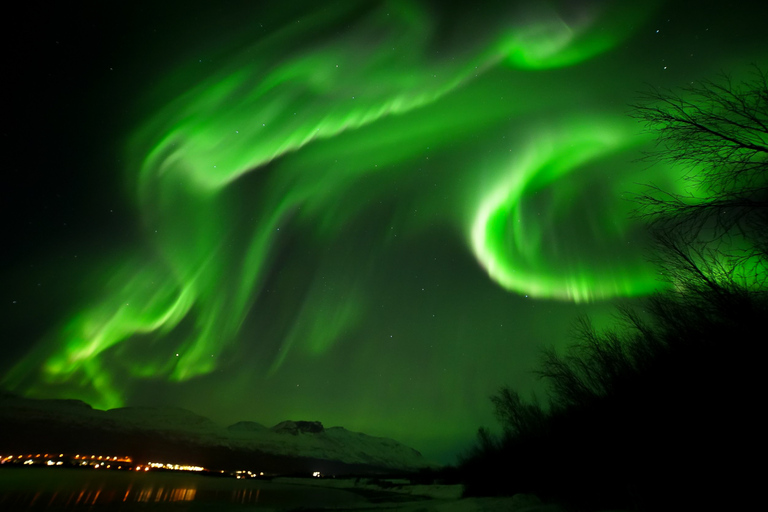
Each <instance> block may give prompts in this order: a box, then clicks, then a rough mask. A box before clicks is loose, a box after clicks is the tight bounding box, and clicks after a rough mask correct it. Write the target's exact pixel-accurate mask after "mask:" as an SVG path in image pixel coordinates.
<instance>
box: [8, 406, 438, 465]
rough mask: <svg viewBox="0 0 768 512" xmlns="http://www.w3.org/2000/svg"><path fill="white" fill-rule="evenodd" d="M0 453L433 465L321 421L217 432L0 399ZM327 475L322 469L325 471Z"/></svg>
mask: <svg viewBox="0 0 768 512" xmlns="http://www.w3.org/2000/svg"><path fill="white" fill-rule="evenodd" d="M0 424H1V425H2V426H3V430H5V431H6V432H7V434H6V435H4V436H2V437H3V439H1V440H0V450H2V451H4V452H9V451H10V452H15V451H34V452H37V451H68V452H69V451H72V452H83V453H85V452H94V451H101V452H103V450H112V452H113V453H115V454H118V455H123V454H125V455H131V456H133V457H135V458H136V459H137V460H141V459H142V458H148V457H152V456H154V457H155V458H157V457H166V458H167V457H176V458H177V459H179V462H184V463H193V462H194V463H198V464H203V465H205V464H208V465H215V466H223V465H235V464H240V465H243V464H246V465H251V466H259V469H260V470H262V471H263V470H266V471H274V472H276V473H286V472H302V471H304V470H309V469H310V468H311V469H314V468H317V467H326V468H330V469H333V470H334V471H333V472H339V471H342V472H343V471H347V472H363V473H365V472H377V471H414V470H418V469H422V468H427V467H434V466H435V464H432V463H430V462H428V461H426V460H424V458H423V457H422V455H421V454H420V453H419V452H418V451H417V450H415V449H413V448H410V447H408V446H405V445H403V444H402V443H399V442H397V441H395V440H393V439H389V438H384V437H374V436H370V435H367V434H364V433H360V432H352V431H349V430H347V429H345V428H344V427H330V428H325V427H324V426H323V424H322V423H321V422H319V421H306V420H286V421H282V422H279V423H278V424H276V425H274V426H273V427H271V428H268V427H265V426H264V425H261V424H260V423H256V422H253V421H240V422H236V423H233V424H231V425H228V426H226V427H223V426H221V425H219V424H218V423H216V422H214V421H213V420H211V419H209V418H207V417H205V416H202V415H199V414H197V413H195V412H193V411H189V410H187V409H183V408H179V407H121V408H116V409H109V410H106V411H105V410H100V409H94V408H93V407H91V406H90V405H89V404H87V403H86V402H83V401H81V400H71V399H63V400H62V399H31V398H23V397H19V396H16V395H12V394H9V393H3V394H2V395H0ZM326 471H327V470H326Z"/></svg>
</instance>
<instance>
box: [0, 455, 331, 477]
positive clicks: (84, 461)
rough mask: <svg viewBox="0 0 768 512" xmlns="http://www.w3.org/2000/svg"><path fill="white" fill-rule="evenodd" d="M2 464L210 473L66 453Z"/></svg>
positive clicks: (244, 473)
mask: <svg viewBox="0 0 768 512" xmlns="http://www.w3.org/2000/svg"><path fill="white" fill-rule="evenodd" d="M0 464H24V465H30V466H31V465H45V466H63V465H65V464H66V465H68V466H73V465H74V466H80V467H90V468H93V469H126V470H133V471H144V472H146V471H149V470H151V469H156V470H165V471H192V472H202V471H208V470H207V469H206V468H204V467H202V466H192V465H189V464H169V463H164V462H148V463H147V464H135V465H134V464H133V459H131V457H117V456H107V455H80V454H77V455H67V454H64V453H59V454H49V453H38V454H27V455H0ZM221 473H222V474H229V475H231V476H234V477H236V478H237V479H238V480H240V479H245V478H258V477H260V476H264V472H260V473H256V472H253V471H248V470H239V471H234V472H226V471H223V470H222V471H221ZM313 476H316V477H320V476H321V475H320V472H315V473H314V475H313Z"/></svg>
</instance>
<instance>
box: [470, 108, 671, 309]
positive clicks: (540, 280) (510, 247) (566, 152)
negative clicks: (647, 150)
mask: <svg viewBox="0 0 768 512" xmlns="http://www.w3.org/2000/svg"><path fill="white" fill-rule="evenodd" d="M641 141H642V139H638V138H637V137H632V136H630V135H629V134H628V133H627V130H626V127H624V126H622V125H620V124H618V123H606V122H594V120H593V122H590V123H586V122H581V123H572V124H571V126H568V127H567V129H564V130H562V131H561V132H560V133H548V134H543V135H541V136H539V137H538V138H536V139H535V140H534V141H533V143H532V144H531V145H530V146H529V147H528V148H526V149H525V151H524V152H523V153H522V154H518V155H516V156H515V157H514V158H512V159H511V160H512V162H510V164H509V170H508V171H507V172H505V173H504V174H503V176H502V177H501V179H500V180H499V183H498V184H497V185H496V186H494V187H492V188H491V189H490V190H489V191H488V193H487V194H486V195H484V196H483V197H482V198H481V201H480V203H479V205H478V207H477V210H476V214H475V217H474V220H473V222H472V225H471V241H472V249H473V251H474V252H475V255H476V257H477V258H478V260H479V261H480V263H481V264H482V265H483V267H484V268H485V269H486V271H487V272H488V275H489V276H490V277H491V278H493V279H494V280H495V281H496V282H498V283H499V284H501V285H502V286H504V287H505V288H507V289H509V290H513V291H516V292H519V293H524V294H527V295H530V296H532V297H547V298H557V299H564V300H574V301H577V302H579V301H585V300H594V299H605V298H610V297H616V296H624V297H626V296H635V295H642V294H647V293H650V292H651V291H653V290H654V289H655V288H656V287H657V286H658V283H657V281H656V277H655V276H654V274H653V273H652V272H651V271H650V269H649V268H648V266H647V265H644V264H643V262H642V261H640V260H638V261H634V262H628V261H626V260H621V261H616V262H614V265H612V266H607V267H606V266H604V267H603V268H601V269H600V270H599V271H596V269H595V266H594V262H593V261H587V260H585V259H584V257H583V256H581V255H579V254H573V253H566V254H552V252H553V251H552V248H550V247H546V243H547V239H548V242H549V243H550V244H551V243H553V242H554V240H553V239H552V237H548V236H547V233H546V232H545V231H546V229H547V228H548V227H549V226H552V222H541V221H540V219H537V218H536V217H535V216H534V215H532V213H531V212H530V211H529V212H525V211H524V208H523V204H524V202H525V201H526V198H529V197H533V196H535V195H536V194H537V193H538V192H540V191H541V190H542V189H544V188H546V187H549V186H551V185H552V184H553V183H555V182H557V181H558V180H561V178H562V177H563V176H565V175H566V174H569V173H573V172H578V171H579V170H580V168H581V167H582V166H585V165H587V164H589V163H590V162H592V161H595V160H599V159H600V158H604V157H605V156H606V155H610V154H612V153H615V152H617V151H621V150H626V149H627V148H628V146H632V145H636V144H638V143H639V142H641ZM585 192H586V193H589V192H588V191H585ZM573 207H574V205H573V204H571V205H568V204H565V205H562V204H556V203H555V204H553V203H549V204H547V205H546V208H547V210H548V211H549V212H553V211H554V212H557V214H558V215H559V216H560V217H559V220H556V221H555V224H557V223H564V222H565V221H566V218H565V217H567V215H569V214H571V213H573V212H572V208H573ZM563 210H564V211H563ZM539 215H540V213H539ZM606 220H607V222H608V223H610V222H611V221H615V219H606ZM620 224H621V225H623V226H624V229H628V228H629V227H630V226H631V224H630V223H629V222H628V220H623V221H620ZM604 231H607V230H604ZM618 241H619V240H616V242H618ZM591 242H592V241H590V240H582V241H581V243H582V244H584V245H589V244H590V243H591ZM552 257H555V258H557V260H558V263H554V262H553V261H552V260H551V259H550V258H552Z"/></svg>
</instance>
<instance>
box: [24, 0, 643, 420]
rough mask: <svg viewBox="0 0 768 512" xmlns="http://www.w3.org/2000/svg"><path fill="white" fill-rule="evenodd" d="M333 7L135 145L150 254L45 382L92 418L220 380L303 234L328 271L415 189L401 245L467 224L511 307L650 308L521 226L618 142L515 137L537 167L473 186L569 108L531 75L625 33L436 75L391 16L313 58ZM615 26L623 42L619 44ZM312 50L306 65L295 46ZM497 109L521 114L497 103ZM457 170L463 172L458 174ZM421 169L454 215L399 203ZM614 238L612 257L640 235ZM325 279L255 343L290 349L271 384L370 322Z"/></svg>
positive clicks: (523, 44) (605, 136)
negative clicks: (377, 211) (539, 196)
mask: <svg viewBox="0 0 768 512" xmlns="http://www.w3.org/2000/svg"><path fill="white" fill-rule="evenodd" d="M342 4H343V3H340V4H338V5H337V6H336V7H335V8H334V9H331V10H330V12H322V13H317V14H315V15H314V17H313V16H310V17H308V19H305V20H304V21H305V23H304V24H303V25H301V26H291V27H286V28H285V29H283V30H281V31H278V32H277V33H275V34H274V35H273V36H271V37H268V38H266V39H264V40H261V41H259V42H258V43H256V44H254V45H251V46H248V47H247V48H245V49H240V50H239V51H233V52H232V56H231V59H230V60H229V61H228V62H226V63H225V64H223V65H222V66H220V68H219V69H217V70H216V71H214V72H212V73H211V74H210V75H209V76H208V77H207V78H205V79H204V80H202V81H201V82H199V83H197V84H194V85H191V86H190V85H189V84H188V83H186V82H185V81H184V77H185V75H183V74H180V75H179V78H178V82H179V83H178V84H177V87H178V89H179V91H180V94H178V96H177V97H176V98H175V99H174V100H172V101H170V102H169V103H168V104H167V105H166V106H165V107H163V108H161V109H159V110H158V111H157V112H155V113H153V115H152V116H151V118H150V119H149V120H148V121H147V122H146V123H145V124H144V125H142V126H141V127H140V128H139V129H137V130H136V133H135V134H134V136H133V138H132V139H131V141H130V143H129V145H128V146H129V147H128V153H129V154H130V155H133V157H134V160H135V161H134V164H135V165H134V166H133V167H131V169H130V170H129V172H130V174H131V183H132V184H133V185H134V186H135V195H136V202H137V208H138V210H139V212H140V215H141V216H142V220H143V224H144V226H145V229H146V238H147V240H146V246H147V247H144V248H142V251H137V255H133V256H131V257H130V258H124V259H123V258H118V259H119V260H122V261H120V262H119V263H117V264H116V265H115V267H114V269H113V270H112V272H111V273H110V276H109V279H108V284H107V286H106V287H105V288H106V289H105V290H104V295H103V296H100V297H97V298H95V299H94V300H93V303H92V304H91V305H89V306H87V307H85V308H83V309H82V310H81V311H80V312H78V313H77V314H75V315H74V316H73V317H72V318H71V319H70V320H69V321H68V322H67V323H66V325H65V327H63V328H62V329H61V330H60V331H58V332H56V333H54V334H53V335H52V337H51V339H50V340H49V341H48V345H41V349H40V351H41V352H42V353H43V354H44V356H43V358H44V362H43V364H42V374H41V375H40V376H39V378H38V382H42V383H43V384H45V383H48V384H53V385H58V384H62V383H68V384H72V385H74V387H75V388H76V389H79V390H83V389H93V390H95V392H96V393H97V394H98V395H99V399H94V398H93V397H91V398H90V400H91V402H92V403H94V405H97V406H102V407H104V406H106V407H112V406H117V405H119V404H121V403H122V401H123V396H124V393H125V391H126V390H127V389H129V388H130V386H131V384H130V380H129V379H132V378H164V379H168V380H171V381H184V380H189V379H191V378H193V377H196V376H201V375H206V374H209V373H210V372H212V371H213V370H215V369H217V368H218V365H219V358H220V356H222V355H223V354H225V353H226V352H227V350H228V349H229V348H231V347H232V345H234V344H236V343H237V341H238V340H239V339H240V337H241V336H242V330H243V325H244V323H246V322H247V321H248V318H249V314H251V313H252V312H253V310H254V304H256V303H257V302H259V301H261V302H259V303H260V304H261V303H262V302H264V303H265V304H266V305H265V306H264V307H273V305H272V304H270V303H268V302H267V299H266V298H265V294H266V292H265V288H266V287H267V286H268V282H269V281H270V279H276V278H275V277H274V274H275V273H277V272H278V271H279V270H280V269H281V268H280V267H281V265H282V262H281V261H279V259H280V255H281V250H282V249H283V248H284V247H285V246H286V245H288V244H290V243H295V242H293V240H292V239H291V236H292V234H293V236H298V235H295V233H297V232H301V233H310V234H311V236H308V237H307V242H306V243H307V246H308V247H309V248H308V249H307V250H308V251H316V252H317V253H318V254H319V253H321V252H322V249H323V246H324V245H333V244H334V243H336V242H337V241H339V240H341V239H342V238H343V237H344V236H345V235H346V234H347V233H346V232H345V230H348V229H351V226H355V225H356V224H357V223H359V222H360V219H361V218H363V217H365V216H366V214H368V213H369V212H371V211H374V208H375V207H374V206H373V205H375V204H378V203H380V202H382V201H383V198H388V200H389V201H390V202H392V201H393V199H392V198H393V197H394V198H395V199H396V200H400V198H401V196H404V195H405V193H404V192H403V190H402V189H406V188H407V189H408V190H409V192H408V197H409V199H410V200H412V201H413V203H415V204H418V205H419V208H421V209H422V210H423V211H424V212H425V213H424V216H423V217H422V219H423V220H418V221H416V220H414V221H412V222H411V223H409V224H407V225H406V227H407V229H404V230H403V231H404V233H405V235H407V236H411V237H418V236H419V235H421V234H422V233H423V232H424V231H425V230H427V229H429V228H430V227H431V226H432V225H433V224H441V225H442V224H451V225H452V226H453V227H454V229H455V230H456V231H460V232H462V233H465V232H466V231H467V230H466V225H467V224H471V226H472V227H471V230H470V232H471V233H470V235H469V236H468V238H469V243H470V245H471V248H472V251H473V252H474V253H475V256H476V257H477V259H478V260H479V261H480V262H481V264H482V265H483V266H484V267H485V268H486V270H487V271H488V274H489V276H490V277H491V278H492V279H493V280H494V281H495V282H497V283H498V284H500V285H502V286H503V287H505V288H507V289H509V290H513V291H516V292H519V293H524V294H530V295H532V296H535V297H551V298H558V299H564V300H574V301H585V300H591V299H598V298H606V297H614V296H626V295H637V294H642V293H647V292H648V291H650V289H652V287H653V286H652V284H653V280H652V278H651V276H650V275H649V271H648V269H647V267H646V266H645V265H644V264H643V263H642V258H641V257H640V256H639V255H635V257H634V258H629V259H627V258H626V257H625V256H622V257H620V258H618V260H617V261H616V262H615V264H614V265H613V266H611V267H609V268H603V269H599V270H597V271H596V270H595V269H594V268H593V265H591V264H590V261H589V258H588V257H587V256H586V255H580V256H574V255H569V254H553V253H552V252H548V248H547V247H545V244H544V242H543V241H544V238H546V237H545V236H544V234H543V233H544V231H545V230H546V229H547V228H548V225H551V223H552V222H553V221H552V220H550V222H549V223H534V222H533V221H532V220H531V219H529V218H528V217H527V215H526V214H525V212H524V209H525V207H524V205H525V204H526V201H527V200H528V199H529V195H530V194H535V193H536V192H537V191H541V190H543V189H545V188H547V187H551V186H554V184H555V183H557V182H558V180H561V179H562V178H563V177H564V176H567V175H569V174H571V173H576V172H578V171H579V168H580V167H582V166H586V165H588V164H590V162H592V161H593V160H599V159H601V158H603V157H605V156H606V155H611V154H618V153H620V152H621V151H625V150H628V149H630V148H631V147H633V144H634V142H633V141H632V140H631V137H630V135H629V134H627V132H626V129H625V128H624V127H618V128H617V125H616V124H615V123H612V122H606V121H603V120H602V118H601V117H597V116H595V117H589V118H588V119H587V120H586V121H583V122H580V123H575V124H566V125H565V126H564V127H562V128H559V129H557V130H555V131H554V132H547V131H542V134H541V135H540V136H538V137H524V138H525V139H526V140H531V141H532V142H531V145H530V146H529V147H525V145H522V144H518V145H517V146H515V147H516V150H517V151H518V152H519V154H516V156H515V157H514V158H513V160H512V162H513V163H512V164H509V163H503V164H496V165H493V166H492V167H493V169H491V170H490V171H489V172H488V175H490V178H489V177H488V176H487V175H485V176H483V175H480V174H476V173H475V171H476V169H477V168H478V167H480V165H478V158H477V155H478V154H479V149H478V148H483V149H485V148H484V146H483V144H482V143H478V142H477V141H475V140H474V138H475V137H477V134H483V137H488V134H489V133H490V132H491V131H492V130H494V129H495V128H497V127H499V126H503V125H504V124H511V123H513V122H514V120H515V119H516V118H518V116H519V117H520V118H522V117H524V116H529V117H530V116H531V115H532V112H535V111H536V109H537V108H538V107H540V106H541V105H546V106H552V105H560V106H564V105H567V101H568V100H567V99H563V98H560V97H559V96H560V95H559V93H553V94H552V95H550V96H546V94H545V93H543V92H541V91H539V90H537V88H536V83H535V82H532V81H530V80H534V79H531V78H529V77H528V76H526V75H525V73H529V72H531V70H535V69H543V68H556V67H566V66H573V65H576V64H579V63H582V62H585V61H587V60H589V59H591V58H593V57H595V56H597V55H599V54H601V53H603V52H606V51H608V50H610V49H611V48H613V47H614V46H615V45H616V44H618V43H619V42H620V41H621V40H622V38H624V37H627V36H628V35H629V34H630V33H631V31H630V30H629V29H628V28H627V26H626V24H625V23H624V21H625V19H626V18H625V17H619V18H618V19H619V20H620V21H618V22H617V21H615V20H614V19H613V18H608V19H607V20H602V22H603V24H602V25H600V24H598V20H600V13H593V14H592V15H591V16H592V19H591V20H590V21H589V22H586V21H585V22H581V23H579V24H571V25H568V24H565V22H563V21H562V19H561V17H559V16H557V15H556V14H555V13H545V14H544V15H541V16H538V15H537V16H538V17H537V18H536V19H535V20H533V21H532V22H531V23H530V24H527V25H525V26H519V27H518V28H516V29H511V30H510V29H509V28H508V27H505V28H504V29H500V30H499V31H498V32H497V33H495V34H492V35H490V36H488V37H487V39H488V40H489V42H488V43H487V44H486V45H485V46H483V47H481V48H479V49H476V50H475V51H473V52H460V53H458V54H457V55H452V56H451V57H450V58H449V57H444V58H435V57H434V56H433V53H434V52H433V51H432V49H431V48H430V46H429V42H430V37H431V34H432V33H433V31H434V29H435V27H434V23H433V21H432V20H431V19H430V16H429V14H428V11H427V10H426V9H424V8H422V7H421V6H420V4H418V3H410V2H393V3H390V4H387V5H386V6H385V8H380V9H373V10H372V11H370V12H367V13H366V14H365V15H364V16H363V17H362V18H361V19H359V20H358V22H357V24H355V25H353V26H352V27H351V28H348V29H346V30H344V31H341V32H340V33H339V34H338V35H337V36H335V37H334V38H332V39H323V40H321V41H317V40H314V39H313V36H312V34H313V32H312V31H313V30H315V29H316V28H317V27H318V26H324V25H328V24H331V23H333V22H334V20H335V17H339V18H340V17H341V16H342V14H343V15H347V14H348V10H347V9H345V8H343V7H340V6H342ZM622 12H624V11H622ZM605 23H607V24H608V25H612V26H613V25H615V27H614V28H612V29H611V30H609V31H608V33H607V34H608V35H606V32H605V31H604V30H603V27H604V26H605V25H604V24H605ZM598 26H599V27H600V28H598ZM371 34H374V35H373V36H372V35H371ZM302 39H306V41H307V44H306V45H301V44H297V43H294V42H293V41H294V40H302ZM503 63H509V64H511V67H512V68H515V69H509V68H508V67H507V66H503V65H500V64H503ZM520 69H524V70H525V71H520ZM515 73H518V74H515ZM167 82H168V83H174V77H173V76H172V77H171V78H169V79H168V80H167ZM505 96H506V97H508V98H511V99H510V100H509V101H503V102H502V101H500V99H503V98H504V97H505ZM587 123H589V126H587ZM488 146H489V147H491V148H493V146H494V145H493V144H488ZM456 148H461V149H456ZM493 149H498V148H493ZM461 151H464V152H465V153H464V156H462V157H461V160H460V161H452V158H453V155H454V154H455V153H457V152H461ZM467 154H469V155H470V156H467ZM425 155H426V156H425ZM429 155H434V156H432V158H433V159H439V158H442V160H440V161H441V162H442V165H443V166H444V169H443V172H442V174H441V175H440V177H439V178H438V179H436V180H435V181H440V184H439V186H438V184H437V183H435V187H437V188H438V190H440V192H441V193H443V194H444V195H445V196H450V200H448V201H442V200H439V199H438V198H437V197H436V195H435V194H434V193H433V190H435V189H434V188H427V187H426V186H424V188H423V190H419V187H418V186H409V185H408V183H409V180H413V182H415V183H416V182H417V183H418V184H419V186H420V185H424V184H426V178H422V177H420V176H419V170H418V165H419V162H424V161H426V160H427V159H428V158H430V156H429ZM441 155H442V156H441ZM446 155H447V156H446ZM482 180H490V181H491V182H493V184H492V186H490V187H486V186H484V185H482V184H480V182H481V181H482ZM465 183H470V184H472V185H470V186H465V185H464V184H465ZM430 186H431V184H430ZM477 189H480V192H479V196H480V200H479V201H478V200H477V195H476V194H475V192H476V191H477ZM463 203H470V204H472V211H471V213H470V214H468V215H467V216H466V217H462V216H461V214H460V213H457V212H459V211H460V210H461V208H460V206H457V205H460V204H463ZM561 207H564V208H567V205H558V204H556V203H553V204H550V208H551V209H552V211H551V212H550V213H552V212H557V210H558V208H561ZM372 216H373V215H372ZM392 217H393V219H394V218H397V215H394V214H393V215H392ZM517 221H520V223H519V224H518V223H517ZM382 222H384V221H382ZM387 222H389V220H387ZM613 222H617V221H616V219H609V220H608V221H606V223H613ZM391 223H392V224H394V221H392V222H391ZM619 223H620V224H622V228H621V229H619V231H620V233H619V234H618V235H615V236H613V237H611V239H610V240H611V241H616V240H620V238H621V233H623V232H624V231H625V229H624V228H625V227H626V226H628V225H629V224H628V223H627V224H626V226H625V225H624V221H619ZM627 229H628V228H627ZM405 235H404V236H405ZM392 236H394V235H392ZM391 243H392V238H390V235H388V234H383V233H379V234H378V236H377V237H376V240H375V243H371V249H370V250H371V252H382V253H383V252H385V251H386V250H387V249H388V248H389V246H390V245H391ZM138 254H141V256H139V255H138ZM147 254H149V255H150V256H147ZM314 264H315V265H317V268H318V269H319V270H318V271H317V272H316V275H313V276H311V277H310V280H311V285H309V289H310V291H308V292H306V295H305V296H304V297H303V298H302V299H301V300H298V301H297V302H298V303H299V304H300V305H299V306H298V307H295V306H292V307H295V310H289V312H288V313H285V316H286V318H282V319H281V322H282V324H281V325H283V324H284V325H283V326H282V327H281V328H275V331H274V332H270V333H269V334H262V333H261V332H256V333H249V339H251V340H254V342H256V343H259V342H264V343H267V341H266V340H269V343H271V344H276V345H277V346H278V347H279V348H278V350H277V351H276V353H275V354H272V355H271V359H270V360H269V361H268V363H267V364H266V369H265V374H269V375H274V374H275V373H276V372H278V370H280V369H281V367H282V366H283V365H284V364H286V361H287V360H288V356H289V354H290V353H292V352H294V351H297V350H303V351H304V352H306V353H309V354H313V355H318V354H322V353H325V352H327V351H329V350H330V349H331V347H333V345H334V344H335V343H337V341H338V340H339V339H341V338H342V337H343V336H346V335H348V334H349V333H350V332H353V331H354V330H355V329H356V328H358V327H359V326H360V325H361V324H362V323H364V321H365V318H366V316H367V315H368V314H370V305H369V301H370V299H369V297H368V295H369V294H366V293H365V284H364V282H365V279H364V278H363V277H360V278H359V280H355V279H350V280H348V281H347V280H345V278H344V277H341V276H343V274H344V272H343V271H341V270H339V269H337V268H336V267H335V266H334V265H333V264H331V263H328V262H326V261H324V260H323V259H322V258H320V257H318V258H317V261H316V262H314ZM329 269H330V270H332V272H327V271H329ZM321 271H322V272H321ZM323 272H327V273H329V274H331V275H333V276H334V278H335V279H336V281H337V283H339V282H341V283H344V285H343V286H341V285H338V284H337V286H339V287H340V288H343V291H328V290H327V289H326V288H325V287H326V283H325V282H323V281H322V276H321V275H320V274H322V273H323ZM285 279H287V278H285ZM281 282H282V281H281ZM329 304H332V306H329ZM274 307H276V306H274ZM35 364H36V363H34V361H33V360H32V359H29V360H27V361H22V362H21V363H20V364H19V366H18V367H17V370H16V371H15V372H14V373H13V374H12V376H11V377H10V378H11V380H12V381H15V382H16V383H17V385H19V384H18V383H19V382H22V381H23V380H24V379H22V378H21V377H19V375H26V374H28V373H30V372H33V373H34V372H35V371H36V370H37V367H35V366H34V365H35ZM118 369H119V370H120V371H121V372H122V374H121V376H120V378H118V377H115V373H116V372H117V371H118ZM28 389H35V388H34V386H32V387H31V388H28ZM47 389H50V388H47Z"/></svg>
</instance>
